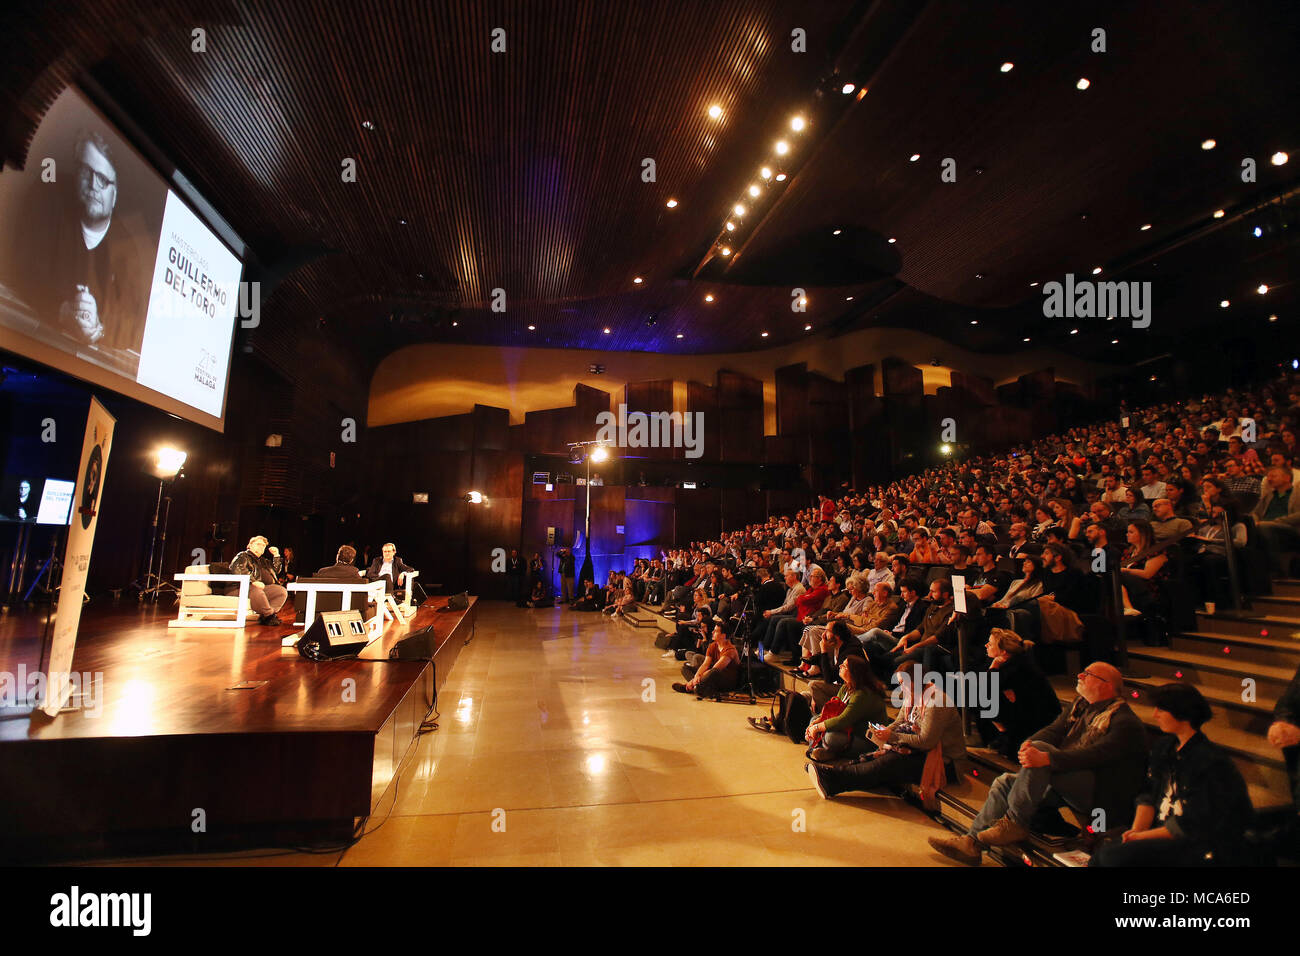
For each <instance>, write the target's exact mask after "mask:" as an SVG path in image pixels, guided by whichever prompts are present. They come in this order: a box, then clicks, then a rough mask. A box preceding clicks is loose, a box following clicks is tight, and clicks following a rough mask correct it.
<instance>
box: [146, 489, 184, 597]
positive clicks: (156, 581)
mask: <svg viewBox="0 0 1300 956" xmlns="http://www.w3.org/2000/svg"><path fill="white" fill-rule="evenodd" d="M165 484H167V479H166V478H159V479H158V500H157V502H155V504H154V509H153V525H152V527H151V528H150V533H149V564H148V565H147V566H146V568H145V573H144V579H143V581H141V586H140V595H139V600H141V601H143V600H144V599H145V595H150V596H152V597H153V600H154V603H155V604H156V603H157V602H158V595H159V594H162V593H164V592H165V593H168V594H178V593H179V591H178V590H177V589H176V586H175V585H174V584H172V583H171V582H170V581H164V580H163V579H162V564H163V557H164V556H165V555H166V554H167V520H168V519H169V518H170V517H171V513H172V499H171V496H170V495H169V496H167V498H166V501H167V508H166V510H164V509H163V500H164V498H163V486H164V485H165ZM160 514H161V515H162V531H161V533H160V532H159V529H158V517H159V515H160ZM155 552H157V554H158V571H157V572H156V573H155V572H154V569H153V558H154V553H155Z"/></svg>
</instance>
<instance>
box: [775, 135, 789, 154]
mask: <svg viewBox="0 0 1300 956" xmlns="http://www.w3.org/2000/svg"><path fill="white" fill-rule="evenodd" d="M788 152H790V144H789V143H787V142H786V141H785V140H783V139H778V140H777V141H776V155H778V156H784V155H785V154H786V153H788Z"/></svg>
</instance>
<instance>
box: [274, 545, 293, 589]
mask: <svg viewBox="0 0 1300 956" xmlns="http://www.w3.org/2000/svg"><path fill="white" fill-rule="evenodd" d="M276 580H278V581H279V582H280V583H281V584H292V583H293V582H294V581H297V580H298V559H297V557H296V556H295V555H294V553H293V548H290V547H288V546H286V547H285V549H284V556H283V559H282V561H281V565H280V573H279V574H277V575H276Z"/></svg>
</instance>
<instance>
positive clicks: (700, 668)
mask: <svg viewBox="0 0 1300 956" xmlns="http://www.w3.org/2000/svg"><path fill="white" fill-rule="evenodd" d="M682 676H683V677H685V678H686V683H684V684H673V690H675V691H677V692H678V693H679V694H694V695H695V696H696V697H717V696H718V695H719V694H724V693H726V692H727V691H730V690H734V689H735V687H736V685H737V684H738V683H740V652H739V651H737V650H736V645H735V644H733V643H731V635H730V633H729V632H728V630H727V626H726V624H725V623H723V622H722V621H714V623H713V639H712V640H711V641H710V642H709V646H708V648H707V649H706V650H705V652H704V653H703V654H687V655H686V663H685V664H683V665H682Z"/></svg>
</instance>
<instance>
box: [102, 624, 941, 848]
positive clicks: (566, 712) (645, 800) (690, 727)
mask: <svg viewBox="0 0 1300 956" xmlns="http://www.w3.org/2000/svg"><path fill="white" fill-rule="evenodd" d="M652 640H653V634H652V633H651V632H650V631H648V630H637V629H635V628H632V627H629V626H627V625H625V624H622V623H620V622H615V621H611V620H610V619H609V618H607V617H604V616H602V615H597V614H581V613H576V612H571V611H568V610H559V609H538V610H520V609H517V608H515V607H513V606H512V605H507V604H504V603H499V602H490V601H489V602H480V603H479V605H478V621H477V636H476V637H475V639H474V640H473V641H472V642H471V643H470V644H469V645H468V646H466V647H464V648H463V649H462V650H461V653H460V657H459V659H458V660H457V662H456V665H455V668H454V669H453V670H452V671H451V672H450V674H449V675H448V678H447V683H446V684H445V685H444V687H443V689H442V691H441V693H440V694H439V707H440V711H441V713H440V716H439V717H438V723H439V729H438V730H437V731H436V732H435V733H432V734H428V735H425V736H423V737H421V738H419V740H418V742H417V744H416V748H415V751H414V753H413V754H412V756H411V757H410V758H408V762H407V764H406V765H405V767H404V769H403V771H402V773H401V776H400V781H399V785H398V786H397V787H396V788H389V789H388V791H387V792H386V793H385V794H384V795H383V799H382V800H381V801H380V804H379V806H378V807H377V809H376V810H375V812H374V814H373V816H372V817H371V819H370V821H369V823H368V827H367V829H368V831H371V832H368V833H367V835H366V836H364V837H363V838H362V839H361V840H360V842H358V843H357V844H356V845H355V846H353V847H351V848H350V849H348V850H346V851H343V852H335V853H330V854H323V855H314V854H300V853H292V852H283V851H274V850H263V851H249V852H246V853H240V854H225V855H204V856H194V857H187V856H166V857H151V858H148V859H145V858H136V859H132V860H117V861H114V862H118V863H124V864H139V865H149V864H154V863H166V864H169V865H178V864H179V865H185V864H193V865H236V866H240V865H244V866H251V865H305V866H322V865H323V866H334V865H342V866H349V865H354V866H384V865H399V866H443V865H489V866H494V865H567V866H587V865H662V866H690V865H708V866H719V865H761V866H790V865H796V866H826V865H841V866H864V865H865V866H871V865H886V866H942V865H947V863H948V861H946V860H945V859H944V858H943V857H940V856H939V855H938V854H936V853H934V852H933V851H932V850H931V849H930V848H929V846H928V845H927V844H926V840H925V838H926V837H927V836H930V835H933V834H935V833H940V832H946V831H943V830H942V829H941V828H940V827H939V825H938V824H936V823H934V822H933V821H931V820H930V819H929V818H928V817H926V816H925V815H923V814H922V813H921V812H920V811H918V810H915V809H913V808H912V807H910V806H908V805H907V804H906V803H904V802H903V801H902V800H900V799H896V798H893V797H887V796H871V795H864V794H857V795H852V796H844V797H839V798H837V799H835V800H831V801H824V800H822V799H821V798H820V797H818V796H817V794H816V793H815V791H813V790H812V788H811V786H810V785H809V782H808V778H807V776H806V774H804V772H803V766H804V760H803V755H802V750H801V748H800V747H797V746H796V745H794V744H792V743H790V742H789V741H788V740H785V739H784V738H777V737H773V736H769V735H766V734H760V733H757V732H755V731H753V730H752V729H750V728H749V727H748V725H747V723H746V721H745V717H746V716H748V715H751V714H757V713H760V712H765V711H766V705H763V706H761V707H748V706H743V705H736V704H725V703H713V702H708V701H696V700H695V698H694V697H693V696H685V695H682V694H677V693H674V692H673V691H672V689H671V684H672V682H673V681H675V680H679V679H680V671H679V668H680V665H679V664H677V663H675V662H671V661H665V660H662V659H661V658H660V654H661V652H660V651H658V650H656V649H655V648H654V646H653V644H652ZM258 642H259V638H258V635H257V634H256V633H253V634H250V638H249V643H250V647H251V648H256V646H257V644H258ZM142 649H146V648H143V647H142ZM249 652H250V651H247V650H246V652H245V653H249ZM254 652H255V651H254ZM228 663H229V662H228ZM226 673H230V672H229V671H227V672H226ZM242 674H243V671H241V675H242ZM647 678H648V679H650V680H652V681H653V685H652V686H653V689H654V699H653V700H652V701H649V700H644V699H643V695H646V687H647V685H645V684H644V683H643V682H644V681H645V680H646V679H647ZM800 816H802V818H803V821H804V823H805V827H804V829H803V831H802V832H801V831H799V830H797V829H796V828H795V824H796V823H797V822H798V820H799V817H800ZM494 823H495V828H494ZM381 824H382V825H381ZM503 828H504V829H503Z"/></svg>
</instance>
